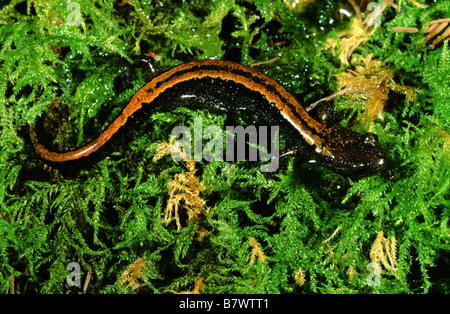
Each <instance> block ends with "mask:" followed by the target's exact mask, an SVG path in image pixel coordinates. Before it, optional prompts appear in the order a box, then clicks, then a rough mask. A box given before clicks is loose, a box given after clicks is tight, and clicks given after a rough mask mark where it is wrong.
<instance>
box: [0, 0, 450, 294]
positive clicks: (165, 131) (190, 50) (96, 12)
mask: <svg viewBox="0 0 450 314" xmlns="http://www.w3.org/2000/svg"><path fill="white" fill-rule="evenodd" d="M416 2H420V3H422V4H424V3H425V1H416ZM77 3H78V4H79V11H77V8H78V7H77V6H75V7H70V8H69V7H68V6H67V3H66V2H60V1H46V2H45V4H44V2H42V1H21V0H13V1H10V2H9V4H6V5H4V6H3V7H2V8H1V9H0V24H1V27H0V43H1V46H0V64H1V69H0V145H1V150H0V291H1V292H2V293H8V292H10V291H15V292H20V293H66V292H73V293H83V284H84V283H85V280H86V279H87V278H89V279H90V280H89V284H88V286H87V292H91V293H112V292H115V293H134V292H136V291H149V292H152V293H165V292H173V291H176V292H181V291H189V290H193V289H194V286H195V284H196V282H197V283H199V282H202V283H203V285H201V287H200V285H199V287H200V288H199V289H200V292H203V293H423V292H444V293H447V292H448V291H449V290H450V283H449V280H448V278H449V277H448V270H447V269H448V268H449V266H450V265H449V258H448V250H449V249H450V241H449V240H450V239H449V236H450V234H449V233H450V231H449V215H450V212H449V211H450V192H449V190H450V172H449V169H450V157H449V156H450V155H449V152H450V136H449V122H450V121H449V119H450V118H449V117H450V111H449V110H450V109H449V106H448V103H449V101H450V76H449V75H450V53H449V47H448V40H444V41H443V42H442V43H440V44H438V45H437V46H436V47H434V48H430V47H429V46H428V45H427V44H424V40H423V37H424V35H423V33H422V31H423V30H424V29H425V28H426V23H428V22H429V21H431V20H434V19H439V18H448V16H445V12H449V2H448V1H439V3H435V1H429V3H426V5H427V7H426V8H425V9H423V8H419V7H417V6H415V5H414V3H413V2H410V1H403V2H402V6H404V8H405V12H397V11H395V10H394V9H392V8H390V7H388V8H387V9H386V10H385V12H384V13H383V15H382V17H381V25H380V26H378V27H377V28H376V29H375V31H374V32H373V34H371V35H370V36H369V38H368V40H367V41H365V42H363V43H361V44H360V45H359V47H357V49H355V50H354V51H353V53H352V57H355V59H361V58H362V57H366V56H367V55H369V54H372V55H373V59H378V60H380V61H382V62H383V64H384V65H386V66H387V67H388V68H389V69H390V70H392V71H393V80H394V81H395V83H396V84H399V85H401V86H409V87H412V88H416V89H417V90H418V91H419V92H418V94H417V97H416V98H415V99H414V100H409V101H406V99H405V97H404V96H403V95H401V94H400V93H398V92H396V91H395V90H394V89H393V90H391V91H389V94H388V95H389V101H388V102H387V104H386V112H385V113H384V120H383V121H381V120H375V121H371V123H370V124H369V123H364V122H363V121H362V120H361V119H360V118H359V117H360V115H359V111H360V110H361V108H363V107H364V101H362V100H361V99H360V100H359V101H358V107H356V106H354V105H353V104H352V103H351V102H350V101H349V100H348V99H345V98H344V99H343V100H340V102H344V103H345V106H337V108H347V109H349V108H350V110H341V111H339V112H338V116H340V117H342V118H343V121H346V124H348V125H349V126H350V127H353V128H355V129H358V130H364V129H365V128H366V129H367V128H368V127H369V125H371V127H372V128H373V130H375V131H376V133H377V134H378V136H379V139H380V142H381V144H382V145H383V146H384V147H385V148H386V150H387V152H388V154H389V158H390V161H389V164H388V168H387V169H386V170H385V171H384V172H383V173H381V174H379V175H376V176H372V177H369V178H363V179H361V180H358V181H352V180H351V179H348V178H342V177H340V176H337V175H336V174H335V173H333V172H332V171H330V170H328V169H323V168H322V167H320V166H317V165H314V164H309V163H307V162H306V163H305V162H303V160H302V159H301V158H291V159H290V160H288V162H287V163H286V164H285V165H283V167H282V169H281V170H280V171H279V172H278V173H276V174H271V175H268V174H266V173H261V172H260V170H259V167H258V166H257V165H256V166H255V165H254V164H252V163H250V162H238V163H226V162H220V161H213V162H210V163H207V162H197V163H196V164H195V167H196V168H195V169H196V172H195V174H194V173H193V172H189V169H188V168H187V166H186V165H185V164H183V163H176V162H174V161H173V160H172V159H171V158H170V157H168V156H167V157H163V158H162V159H160V160H159V161H157V162H155V161H153V160H152V158H153V156H154V155H155V152H156V151H157V145H158V143H160V142H163V141H167V140H168V139H169V137H170V132H171V129H172V128H173V127H174V126H177V125H183V124H186V125H189V126H191V125H192V121H193V118H195V117H201V118H202V119H203V125H204V126H206V125H218V126H220V127H224V125H226V122H225V119H226V117H225V116H223V115H216V114H214V113H210V112H208V111H206V110H197V111H195V110H188V109H177V110H176V111H174V112H170V113H159V114H155V115H153V116H152V117H149V118H148V120H147V121H144V123H143V124H144V125H143V130H144V131H141V132H137V133H136V136H135V137H134V138H135V139H134V140H132V141H131V142H130V143H129V144H126V145H124V146H122V147H121V149H120V150H119V151H117V152H114V153H113V154H111V155H110V156H109V157H107V158H106V159H104V160H102V161H99V162H98V163H96V164H95V165H94V166H93V167H92V168H91V169H89V170H80V171H78V172H76V173H75V174H73V175H71V176H67V175H65V174H63V173H60V172H59V171H58V170H55V169H48V168H45V167H44V166H43V165H42V162H41V161H40V160H39V159H38V158H37V156H36V155H35V153H34V150H33V147H32V145H31V143H30V140H29V137H28V134H27V133H28V132H27V131H28V126H29V124H30V123H32V122H33V121H35V120H36V119H37V117H39V116H42V115H45V112H46V108H47V107H48V106H49V105H50V104H51V103H52V102H53V101H54V99H55V97H59V107H60V108H62V109H61V112H60V113H59V114H57V115H56V116H54V117H53V118H52V119H50V120H49V121H51V122H52V123H48V125H47V128H48V131H49V133H51V134H53V136H54V144H55V146H56V147H60V148H61V149H73V148H75V147H77V146H79V145H81V144H83V143H86V142H87V141H89V140H91V139H93V138H95V137H96V136H97V135H98V130H99V129H103V128H104V127H105V126H106V125H107V124H108V123H109V122H111V121H112V120H113V119H114V118H115V116H116V115H117V114H118V113H119V112H120V110H121V109H122V108H123V107H124V105H126V103H127V101H128V100H129V99H130V98H131V97H132V95H133V94H134V93H135V92H136V91H137V90H138V89H139V88H140V87H141V86H143V85H144V84H145V83H146V82H147V81H148V79H149V78H148V76H147V75H146V74H145V73H143V72H142V71H139V70H137V71H136V72H135V73H132V74H131V75H129V76H126V75H125V74H121V72H120V69H121V68H122V65H123V64H124V62H125V59H126V60H128V61H131V56H132V55H134V54H137V53H139V52H142V53H148V50H150V49H151V50H152V51H153V52H154V53H156V55H157V56H158V59H159V60H160V66H161V68H163V69H168V68H170V67H171V66H174V65H177V64H180V63H182V62H186V61H192V60H197V59H205V58H218V59H233V60H237V61H240V62H241V63H242V64H244V65H247V66H249V65H251V64H252V63H259V62H265V61H269V60H270V62H268V63H264V64H262V65H260V66H259V67H258V69H260V70H261V71H263V72H264V73H267V74H268V75H270V76H272V77H273V78H274V79H276V80H277V81H278V82H280V83H281V84H282V85H283V86H285V87H286V88H287V89H288V90H289V91H290V92H292V93H294V94H295V95H297V96H298V99H299V100H301V101H303V103H304V105H305V107H306V106H307V104H309V103H312V102H314V101H316V100H318V99H320V98H322V97H325V96H328V95H330V94H332V93H334V92H337V87H336V79H335V74H338V73H341V72H344V71H347V70H348V69H353V65H344V64H341V63H340V61H339V58H338V56H337V53H339V49H340V47H337V48H336V49H335V51H334V52H333V49H332V48H331V47H330V46H329V45H328V44H329V43H328V44H327V40H328V39H330V38H332V39H337V38H339V34H341V33H342V32H343V31H345V30H346V29H348V28H349V27H350V25H351V23H352V21H353V18H352V19H349V18H347V17H346V16H345V15H342V14H339V10H340V9H345V10H350V12H352V11H351V9H350V7H349V6H348V5H347V3H348V2H347V1H326V3H322V2H321V3H320V4H319V1H315V2H314V1H313V2H312V3H311V4H309V5H307V6H306V7H305V8H304V9H303V10H301V11H292V10H290V9H289V7H287V6H286V5H285V3H284V1H281V0H277V1H269V0H258V1H254V2H253V3H242V2H240V1H228V0H215V1H207V2H205V1H184V0H179V1H175V2H172V1H171V2H170V4H169V3H166V2H165V1H164V2H162V1H161V2H154V1H140V2H139V1H132V2H131V1H130V3H132V4H127V3H126V1H123V2H122V3H121V4H124V5H120V4H119V3H118V2H114V1H85V0H79V1H77ZM362 11H364V10H362ZM78 12H79V13H80V15H77V14H78ZM367 13H368V12H367ZM74 14H75V15H74ZM74 17H75V19H72V20H70V19H71V18H74ZM68 21H74V22H77V21H79V22H80V24H79V25H73V24H71V23H69V22H68ZM396 26H404V27H406V26H408V27H417V28H418V29H419V30H420V32H418V33H414V34H406V33H395V32H391V31H390V29H391V28H392V27H396ZM139 47H140V49H141V51H139ZM349 61H350V60H349ZM351 64H352V63H351ZM352 108H353V109H352ZM251 118H252V119H253V118H255V119H257V117H251ZM137 135H139V136H137ZM132 138H133V137H132ZM182 173H184V174H187V175H190V176H191V178H193V177H195V178H196V179H197V180H198V181H199V182H201V183H202V184H203V185H204V189H203V190H201V191H200V192H199V194H198V196H197V197H199V198H201V199H202V200H204V201H206V205H205V207H204V208H201V210H200V212H199V213H200V214H195V215H193V216H192V217H191V218H190V219H189V217H188V214H187V209H186V208H185V207H186V206H183V205H186V204H185V203H183V202H181V203H180V208H179V215H180V222H181V229H179V230H178V228H177V226H176V224H175V222H174V221H172V222H168V223H167V222H163V219H164V211H165V209H166V206H167V204H168V202H169V199H170V192H169V188H168V183H169V182H174V181H175V182H176V179H175V178H176V175H179V174H182ZM178 183H179V182H178ZM187 187H188V188H191V189H192V186H189V185H187ZM190 191H191V192H192V190H190ZM191 209H192V208H191ZM381 231H382V232H383V234H384V236H385V237H386V239H388V238H389V239H392V238H393V239H395V242H396V250H395V254H394V256H393V262H392V269H390V270H389V269H387V268H386V267H385V266H384V265H383V264H382V263H381V262H380V261H379V263H380V265H381V267H382V272H381V275H380V285H369V284H368V283H367V278H368V276H369V275H370V273H371V272H370V270H368V269H367V266H368V265H369V263H370V262H371V261H372V260H371V249H372V248H373V247H374V246H376V243H375V242H376V239H377V238H378V237H379V236H380V232H381ZM251 239H253V240H251ZM385 254H386V255H388V253H387V252H385ZM391 255H392V253H391ZM252 256H253V257H252ZM385 257H386V256H385ZM391 257H392V256H391ZM372 258H373V256H372ZM379 258H380V257H379ZM141 261H144V262H143V263H141ZM70 262H77V263H78V264H79V265H80V269H81V279H82V280H81V287H76V286H73V287H70V286H68V285H67V283H66V277H67V276H68V275H69V274H70V271H68V270H67V268H66V267H67V265H68V264H69V263H70ZM133 271H134V273H133ZM133 274H134V275H133ZM446 274H447V275H446ZM133 276H135V277H133ZM133 278H134V279H133ZM199 278H201V280H200V279H199ZM132 283H133V284H132Z"/></svg>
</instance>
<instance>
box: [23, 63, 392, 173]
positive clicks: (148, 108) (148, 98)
mask: <svg viewBox="0 0 450 314" xmlns="http://www.w3.org/2000/svg"><path fill="white" fill-rule="evenodd" d="M186 95H189V97H183V96H186ZM191 105H196V106H198V105H200V106H203V107H205V108H208V109H213V110H221V111H225V112H226V111H238V110H242V109H243V108H244V109H245V110H251V111H254V112H256V113H257V114H258V115H260V116H261V117H263V118H264V119H265V120H266V121H267V122H268V123H269V124H270V125H278V126H279V127H280V132H282V133H284V134H285V135H286V136H287V138H289V139H291V142H293V143H294V145H295V146H297V147H298V148H299V151H300V152H301V153H303V154H307V155H308V156H310V157H311V158H313V159H315V160H316V161H318V162H319V163H321V164H322V165H324V166H326V167H330V168H332V169H334V170H335V171H337V172H340V173H343V174H362V175H370V174H374V173H377V172H379V171H381V170H382V169H383V168H384V167H385V163H386V153H385V151H384V150H383V149H382V148H381V147H380V146H379V144H378V141H377V138H376V135H374V134H372V133H366V134H360V133H357V132H354V131H352V130H349V129H345V128H342V127H337V126H334V127H327V126H326V125H324V124H321V123H319V122H317V121H316V120H314V119H312V118H311V117H310V116H309V115H308V113H307V112H306V111H305V110H304V109H303V107H302V106H301V105H300V104H299V103H298V102H297V101H296V100H295V99H294V97H293V96H292V95H291V94H289V93H288V92H287V91H286V90H285V89H284V88H283V87H282V86H280V85H279V84H278V83H276V82H275V81H274V80H273V79H271V78H269V77H267V76H265V75H264V74H261V73H260V72H258V71H256V70H253V69H251V68H247V67H245V66H243V65H240V64H237V63H233V62H227V61H218V60H204V61H195V62H191V63H187V64H182V65H180V66H177V67H175V68H173V69H171V70H169V71H167V72H165V73H162V74H161V75H159V76H157V77H155V78H154V79H152V80H151V81H150V82H149V83H147V84H146V85H145V86H144V87H142V88H141V89H140V90H139V91H138V92H137V93H136V94H135V95H134V97H133V98H132V99H131V101H130V102H129V103H128V105H127V106H126V107H125V109H124V110H123V111H122V113H121V114H120V115H119V117H117V118H116V120H114V122H113V123H111V125H110V126H109V127H108V128H107V129H106V130H105V131H103V133H101V134H100V135H99V137H98V138H97V139H95V140H93V141H92V142H91V143H89V144H87V145H85V146H83V147H81V148H79V149H77V150H74V151H70V152H65V153H59V152H52V151H49V150H48V149H47V148H46V147H45V146H44V145H42V144H41V143H40V142H39V141H38V139H37V134H36V132H35V130H34V128H32V129H31V132H30V134H31V139H32V141H33V144H34V147H35V150H36V152H37V154H38V155H39V156H40V157H41V158H42V159H43V160H44V161H46V162H49V163H52V164H64V163H66V162H70V161H76V160H79V159H84V158H88V157H89V156H91V155H93V154H94V153H96V152H97V151H98V150H100V149H102V147H103V146H105V144H107V143H108V142H109V141H110V140H111V138H112V137H113V136H114V135H116V133H117V132H118V131H120V130H121V129H123V128H124V127H125V126H126V125H127V121H129V120H130V118H132V116H134V115H136V114H138V113H140V112H141V113H142V112H145V113H146V114H152V113H154V112H158V111H167V110H170V109H173V108H175V107H177V106H191Z"/></svg>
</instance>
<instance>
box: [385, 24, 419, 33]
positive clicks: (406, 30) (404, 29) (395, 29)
mask: <svg viewBox="0 0 450 314" xmlns="http://www.w3.org/2000/svg"><path fill="white" fill-rule="evenodd" d="M418 31H419V30H418V29H417V28H415V27H400V26H399V27H392V28H391V32H395V33H417V32H418Z"/></svg>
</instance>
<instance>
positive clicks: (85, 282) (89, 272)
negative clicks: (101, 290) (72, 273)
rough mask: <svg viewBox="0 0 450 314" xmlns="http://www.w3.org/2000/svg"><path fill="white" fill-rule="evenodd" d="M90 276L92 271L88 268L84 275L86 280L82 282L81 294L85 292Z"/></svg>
mask: <svg viewBox="0 0 450 314" xmlns="http://www.w3.org/2000/svg"><path fill="white" fill-rule="evenodd" d="M91 275H92V270H91V269H90V268H89V270H88V273H87V275H86V280H85V281H84V285H83V292H86V290H87V288H88V285H89V281H91Z"/></svg>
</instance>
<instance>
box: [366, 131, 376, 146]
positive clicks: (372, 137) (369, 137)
mask: <svg viewBox="0 0 450 314" xmlns="http://www.w3.org/2000/svg"><path fill="white" fill-rule="evenodd" d="M364 142H365V143H367V144H370V145H372V146H377V143H378V136H377V135H376V134H374V133H370V132H367V133H366V134H364Z"/></svg>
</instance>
